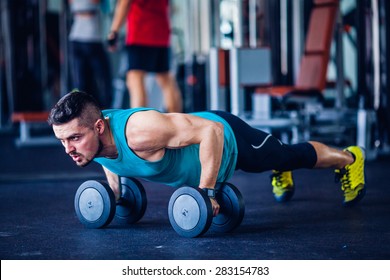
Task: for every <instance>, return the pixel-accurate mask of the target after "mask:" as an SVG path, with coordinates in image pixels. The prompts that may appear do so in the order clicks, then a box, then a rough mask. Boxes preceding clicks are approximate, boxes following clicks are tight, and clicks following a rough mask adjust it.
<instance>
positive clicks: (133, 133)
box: [126, 111, 224, 188]
mask: <svg viewBox="0 0 390 280" xmlns="http://www.w3.org/2000/svg"><path fill="white" fill-rule="evenodd" d="M126 135H127V139H128V140H127V141H128V145H129V147H131V148H132V149H133V150H134V151H135V152H136V153H137V154H138V155H139V156H141V157H143V158H144V159H146V160H156V159H158V158H155V156H156V155H159V156H160V155H162V153H163V151H164V149H165V148H172V149H175V148H182V147H185V146H188V145H192V144H199V159H200V163H201V177H200V183H199V187H200V188H214V186H215V183H216V180H217V176H218V172H219V168H220V165H221V159H222V152H223V143H224V137H223V125H222V124H221V123H218V122H214V121H210V120H207V119H203V118H199V117H196V116H192V115H188V114H178V113H172V114H161V113H158V112H156V111H145V112H138V113H135V114H134V115H132V116H131V117H130V119H129V121H128V124H127V129H126Z"/></svg>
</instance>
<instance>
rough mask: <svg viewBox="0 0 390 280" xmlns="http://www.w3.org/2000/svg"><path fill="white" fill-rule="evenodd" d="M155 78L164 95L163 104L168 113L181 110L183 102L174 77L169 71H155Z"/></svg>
mask: <svg viewBox="0 0 390 280" xmlns="http://www.w3.org/2000/svg"><path fill="white" fill-rule="evenodd" d="M156 80H157V83H158V85H159V86H160V88H161V91H162V93H163V96H164V104H165V107H166V110H167V111H168V112H169V113H173V112H177V113H180V112H182V111H183V108H182V107H183V104H182V103H183V102H182V98H181V93H180V90H179V87H178V86H177V83H176V80H175V78H174V77H173V76H172V74H171V73H169V72H164V73H157V74H156Z"/></svg>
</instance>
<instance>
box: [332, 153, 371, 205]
mask: <svg viewBox="0 0 390 280" xmlns="http://www.w3.org/2000/svg"><path fill="white" fill-rule="evenodd" d="M344 151H348V152H350V153H351V154H352V155H353V157H354V158H355V161H354V162H353V163H352V164H348V165H346V166H345V167H344V168H341V169H336V170H335V173H336V181H337V182H341V190H342V191H343V192H344V201H343V205H344V206H352V205H354V204H356V203H357V202H359V201H360V200H361V199H362V198H363V197H364V195H365V194H366V189H365V181H364V160H365V156H364V150H363V149H362V148H360V147H358V146H350V147H348V148H346V149H344Z"/></svg>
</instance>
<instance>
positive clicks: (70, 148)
mask: <svg viewBox="0 0 390 280" xmlns="http://www.w3.org/2000/svg"><path fill="white" fill-rule="evenodd" d="M64 147H65V152H66V153H67V154H70V153H71V152H73V151H74V150H75V148H74V146H73V145H71V144H70V143H69V142H65V143H64Z"/></svg>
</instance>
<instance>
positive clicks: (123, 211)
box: [74, 177, 147, 228]
mask: <svg viewBox="0 0 390 280" xmlns="http://www.w3.org/2000/svg"><path fill="white" fill-rule="evenodd" d="M121 189H122V194H121V199H120V201H119V202H118V203H116V202H115V195H114V192H113V191H112V190H111V188H110V186H109V185H108V184H107V183H106V182H101V181H94V180H89V181H86V182H84V183H83V184H81V185H80V187H79V188H78V190H77V192H76V195H75V199H74V207H75V211H76V215H77V217H78V218H79V220H80V222H81V223H82V224H84V225H85V226H86V227H87V228H102V227H105V226H107V225H108V224H109V223H111V221H112V219H113V218H114V216H115V217H116V220H118V221H119V222H121V223H129V224H132V223H136V222H137V221H138V220H140V219H141V218H142V216H143V215H144V213H145V210H146V205H147V200H146V193H145V189H144V188H143V186H142V184H141V183H140V182H139V181H138V180H136V179H134V178H125V177H122V178H121Z"/></svg>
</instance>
